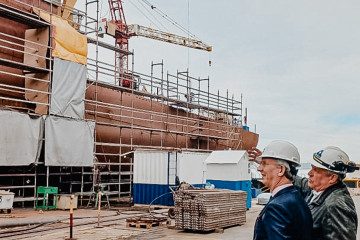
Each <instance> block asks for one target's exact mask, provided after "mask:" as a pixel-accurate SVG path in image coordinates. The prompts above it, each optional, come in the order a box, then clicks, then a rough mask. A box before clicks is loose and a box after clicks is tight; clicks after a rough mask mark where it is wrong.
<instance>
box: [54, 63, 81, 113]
mask: <svg viewBox="0 0 360 240" xmlns="http://www.w3.org/2000/svg"><path fill="white" fill-rule="evenodd" d="M85 91H86V66H85V65H81V64H79V63H74V62H70V61H65V60H61V59H59V58H54V70H53V79H52V92H51V104H50V113H51V114H55V115H59V116H65V117H72V118H80V119H84V113H85V103H84V99H85Z"/></svg>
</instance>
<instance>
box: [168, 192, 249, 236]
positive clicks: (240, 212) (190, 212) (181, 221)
mask: <svg viewBox="0 0 360 240" xmlns="http://www.w3.org/2000/svg"><path fill="white" fill-rule="evenodd" d="M246 197H247V193H246V192H244V191H231V190H225V189H224V190H206V189H201V190H179V191H177V192H176V193H175V197H174V198H175V227H176V228H177V229H189V230H197V231H210V230H214V229H218V228H224V227H229V226H233V225H242V224H244V223H245V221H246Z"/></svg>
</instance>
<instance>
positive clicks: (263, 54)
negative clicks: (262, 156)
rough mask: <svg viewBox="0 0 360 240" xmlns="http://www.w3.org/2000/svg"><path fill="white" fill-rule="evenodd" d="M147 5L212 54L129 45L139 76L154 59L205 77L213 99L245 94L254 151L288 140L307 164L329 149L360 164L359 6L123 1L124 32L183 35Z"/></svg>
mask: <svg viewBox="0 0 360 240" xmlns="http://www.w3.org/2000/svg"><path fill="white" fill-rule="evenodd" d="M101 2H102V3H101V6H100V7H101V17H107V18H110V15H109V11H108V5H107V2H108V1H105V0H103V1H101ZM147 3H151V4H152V5H153V6H155V7H156V8H157V10H160V11H162V12H163V13H165V14H166V15H167V16H169V17H170V18H172V19H173V20H175V21H176V22H177V23H179V24H180V25H181V26H183V27H184V28H186V29H189V30H190V32H191V33H193V34H195V35H196V36H197V37H199V38H200V39H201V40H203V41H204V42H206V43H207V44H209V45H211V46H213V51H212V52H211V53H210V54H209V53H208V52H205V51H201V50H193V49H190V50H189V49H187V48H184V47H181V46H176V45H171V44H168V43H164V42H159V41H155V40H151V39H146V38H142V37H133V38H131V39H130V44H129V49H134V52H135V70H136V71H138V72H143V73H147V74H149V73H150V64H151V61H154V62H161V60H164V63H165V70H166V71H169V72H170V73H173V74H175V73H176V70H180V71H183V70H186V69H187V68H188V69H189V70H190V75H192V76H193V77H201V78H203V77H204V78H206V77H208V76H209V77H210V87H211V88H210V90H211V92H214V93H216V92H217V90H218V89H219V90H220V94H222V95H225V94H226V90H227V89H229V93H230V94H234V96H235V98H237V99H240V96H241V94H243V107H246V108H247V109H248V125H249V127H250V130H251V131H255V126H256V132H257V133H258V134H259V135H260V141H259V144H258V147H259V148H260V149H263V148H264V147H265V146H266V145H267V144H268V143H269V142H270V141H272V140H275V139H282V140H288V141H290V142H292V143H294V144H295V145H296V146H297V147H298V149H299V151H300V154H301V161H302V162H307V161H309V160H310V159H311V158H312V154H313V153H314V152H316V151H318V150H320V149H321V148H323V147H325V146H329V145H334V146H338V147H340V148H342V149H343V150H344V151H345V152H347V153H348V155H349V156H350V159H351V160H353V161H356V162H358V163H360V141H359V140H360V112H359V110H360V94H359V89H360V88H359V85H360V83H359V79H360V14H359V13H360V1H358V0H347V1H338V0H317V1H310V0H293V1H289V0H281V1H280V0H278V1H277V0H262V1H260V0H259V1H257V0H246V1H245V0H226V1H219V0H217V1H215V0H192V1H191V0H146V1H143V0H131V1H130V0H125V1H124V3H123V4H124V11H125V15H126V20H127V23H128V24H140V25H143V26H146V27H152V28H159V27H160V30H163V31H168V32H172V33H176V34H182V35H184V33H182V32H179V31H178V29H177V28H176V27H175V26H172V25H171V24H169V22H168V21H166V19H164V18H162V17H161V16H160V15H159V14H157V13H156V11H155V10H152V9H151V8H150V7H149V6H148V5H147ZM154 16H156V18H155V17H154ZM163 25H164V26H165V28H164V26H163ZM209 60H211V62H212V64H211V66H209V64H208V62H209Z"/></svg>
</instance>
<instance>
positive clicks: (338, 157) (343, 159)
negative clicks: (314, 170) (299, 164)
mask: <svg viewBox="0 0 360 240" xmlns="http://www.w3.org/2000/svg"><path fill="white" fill-rule="evenodd" d="M313 160H314V161H312V163H311V164H312V165H314V166H315V167H318V168H323V169H326V170H330V171H332V172H335V173H347V172H354V171H355V170H358V168H357V167H356V165H355V163H354V162H351V161H350V159H349V156H348V155H347V154H346V153H345V152H344V151H343V150H341V149H340V148H338V147H333V146H330V147H326V148H324V149H321V150H320V151H318V152H316V153H314V155H313Z"/></svg>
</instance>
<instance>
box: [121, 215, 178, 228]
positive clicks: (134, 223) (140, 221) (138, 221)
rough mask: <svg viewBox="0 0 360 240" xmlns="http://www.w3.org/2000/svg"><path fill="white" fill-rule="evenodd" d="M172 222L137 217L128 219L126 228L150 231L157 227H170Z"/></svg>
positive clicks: (164, 219) (156, 218)
mask: <svg viewBox="0 0 360 240" xmlns="http://www.w3.org/2000/svg"><path fill="white" fill-rule="evenodd" d="M170 224H171V220H168V219H167V218H159V217H135V218H128V219H126V227H136V228H146V229H150V228H152V227H156V226H163V225H170Z"/></svg>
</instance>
